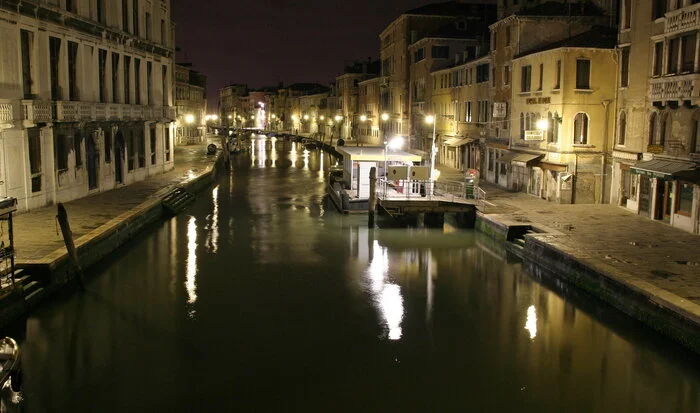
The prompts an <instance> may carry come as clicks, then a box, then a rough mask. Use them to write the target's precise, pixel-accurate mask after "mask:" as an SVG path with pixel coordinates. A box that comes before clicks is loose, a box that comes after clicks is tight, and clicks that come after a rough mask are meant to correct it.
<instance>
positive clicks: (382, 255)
mask: <svg viewBox="0 0 700 413" xmlns="http://www.w3.org/2000/svg"><path fill="white" fill-rule="evenodd" d="M388 274H389V255H388V252H387V249H386V248H385V247H382V246H380V245H379V241H376V240H375V241H374V245H373V247H372V258H371V260H370V261H369V267H368V269H367V275H368V278H369V282H370V293H371V294H372V300H373V302H374V303H375V305H376V306H377V309H378V310H379V312H380V313H381V315H382V318H383V319H384V323H385V326H386V334H387V338H389V340H399V339H400V338H401V321H402V320H403V315H404V308H403V298H402V297H401V287H399V286H398V285H397V284H394V283H391V282H388V281H387V278H388Z"/></svg>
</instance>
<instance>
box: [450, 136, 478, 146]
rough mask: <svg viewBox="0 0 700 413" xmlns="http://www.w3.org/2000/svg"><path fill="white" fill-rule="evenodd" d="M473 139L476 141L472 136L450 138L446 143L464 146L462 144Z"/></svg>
mask: <svg viewBox="0 0 700 413" xmlns="http://www.w3.org/2000/svg"><path fill="white" fill-rule="evenodd" d="M473 141H474V139H472V138H450V139H448V140H446V141H445V145H449V146H462V145H466V144H468V143H471V142H473Z"/></svg>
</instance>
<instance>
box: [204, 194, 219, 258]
mask: <svg viewBox="0 0 700 413" xmlns="http://www.w3.org/2000/svg"><path fill="white" fill-rule="evenodd" d="M211 199H212V202H213V210H212V212H211V214H210V215H209V216H208V217H207V218H208V220H209V221H210V222H211V224H210V227H209V233H208V235H207V242H206V245H207V248H208V249H209V252H211V253H213V254H216V252H217V251H218V250H219V185H217V186H216V187H215V188H214V189H213V190H212V191H211Z"/></svg>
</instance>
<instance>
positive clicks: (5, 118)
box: [0, 100, 14, 124]
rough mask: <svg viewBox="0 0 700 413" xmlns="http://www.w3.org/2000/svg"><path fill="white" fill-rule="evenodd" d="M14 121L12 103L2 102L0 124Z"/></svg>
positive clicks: (0, 105)
mask: <svg viewBox="0 0 700 413" xmlns="http://www.w3.org/2000/svg"><path fill="white" fill-rule="evenodd" d="M12 121H14V114H13V111H12V103H11V102H10V101H7V100H0V124H3V123H12Z"/></svg>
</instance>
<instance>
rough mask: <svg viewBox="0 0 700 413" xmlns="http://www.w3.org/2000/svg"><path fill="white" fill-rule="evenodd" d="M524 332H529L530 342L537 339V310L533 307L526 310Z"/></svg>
mask: <svg viewBox="0 0 700 413" xmlns="http://www.w3.org/2000/svg"><path fill="white" fill-rule="evenodd" d="M525 330H527V331H529V332H530V340H534V339H535V337H537V310H536V309H535V306H534V305H531V306H530V307H528V309H527V321H525Z"/></svg>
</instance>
